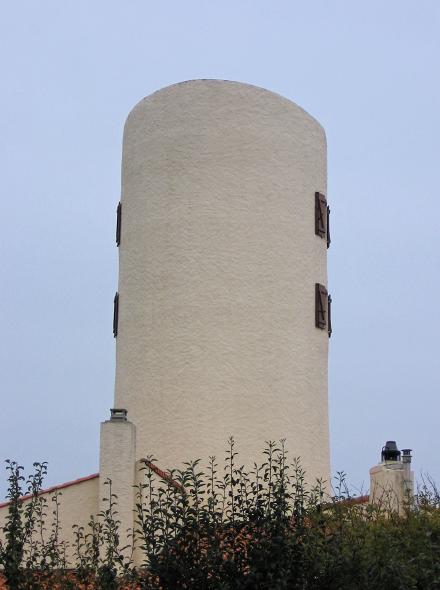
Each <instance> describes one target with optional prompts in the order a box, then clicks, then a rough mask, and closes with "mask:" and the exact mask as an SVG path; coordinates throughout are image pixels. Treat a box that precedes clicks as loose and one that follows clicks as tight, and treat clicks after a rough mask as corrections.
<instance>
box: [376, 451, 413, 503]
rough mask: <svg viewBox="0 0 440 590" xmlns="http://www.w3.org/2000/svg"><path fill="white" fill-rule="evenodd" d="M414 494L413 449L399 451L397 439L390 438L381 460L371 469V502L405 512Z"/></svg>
mask: <svg viewBox="0 0 440 590" xmlns="http://www.w3.org/2000/svg"><path fill="white" fill-rule="evenodd" d="M413 494H414V474H413V472H412V471H411V449H403V450H402V451H399V449H398V447H397V444H396V441H395V440H388V441H387V442H386V443H385V445H384V446H383V447H382V452H381V462H380V463H379V464H378V465H375V466H374V467H372V468H371V469H370V503H372V504H376V505H380V506H382V507H383V508H385V509H389V510H395V511H398V512H401V513H403V512H404V511H405V508H406V507H407V505H408V502H410V501H411V499H412V497H413Z"/></svg>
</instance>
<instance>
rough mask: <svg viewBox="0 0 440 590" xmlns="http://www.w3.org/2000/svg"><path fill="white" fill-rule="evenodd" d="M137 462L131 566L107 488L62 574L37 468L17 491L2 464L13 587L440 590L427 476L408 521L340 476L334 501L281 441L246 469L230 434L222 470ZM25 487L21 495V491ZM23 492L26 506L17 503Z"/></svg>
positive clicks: (435, 498)
mask: <svg viewBox="0 0 440 590" xmlns="http://www.w3.org/2000/svg"><path fill="white" fill-rule="evenodd" d="M152 462H154V460H153V459H152V458H151V457H150V458H148V459H147V460H146V461H145V462H144V466H143V474H144V476H143V481H142V483H141V484H139V485H138V486H137V488H136V490H135V494H136V506H135V515H134V521H135V527H134V531H131V533H132V540H133V544H134V545H136V546H137V547H138V549H140V551H141V554H142V556H143V563H142V567H140V568H137V569H135V568H134V567H133V563H132V561H131V559H130V558H126V557H124V555H126V553H125V552H124V551H123V549H124V548H122V547H121V546H120V540H119V539H120V531H119V527H120V523H119V521H118V515H117V498H116V496H115V495H114V494H113V493H112V489H111V482H110V481H108V482H107V485H108V494H107V496H108V498H107V500H106V508H105V509H104V510H103V511H102V512H101V513H100V514H99V515H98V517H97V518H95V519H94V518H91V520H90V523H89V526H88V527H87V528H86V529H84V528H83V527H78V526H77V527H75V547H74V550H75V555H76V564H75V567H74V571H73V572H69V571H68V569H67V564H66V562H65V559H64V555H65V549H66V547H65V546H64V545H63V543H62V541H60V536H61V535H60V533H59V526H58V524H57V518H56V514H57V506H59V502H60V498H59V494H58V495H57V494H56V495H55V498H52V512H53V515H55V519H54V522H55V524H53V525H52V528H51V532H50V535H49V536H48V538H47V540H43V537H42V535H41V534H40V535H39V534H38V532H39V531H41V528H42V527H43V528H44V522H45V518H46V512H47V509H48V502H49V501H50V499H49V500H48V499H47V498H45V496H42V495H39V491H40V490H41V484H42V481H43V477H44V475H45V473H46V465H45V464H44V463H43V464H38V463H37V464H35V468H36V470H35V473H34V474H33V475H32V476H31V477H30V478H28V480H27V484H25V481H24V478H23V476H22V468H21V467H20V466H18V465H17V464H16V463H14V462H8V463H7V468H8V470H9V493H8V498H9V500H10V502H11V503H10V506H9V516H8V521H7V524H6V527H5V529H4V539H5V541H4V544H3V545H1V546H0V563H1V564H2V565H3V568H4V573H5V576H6V578H7V580H8V583H9V587H10V588H11V590H21V589H26V590H33V589H35V590H37V589H39V588H60V589H61V588H63V589H64V588H78V589H79V588H83V589H102V590H103V589H108V590H111V589H115V590H116V589H118V588H120V589H122V588H133V589H134V588H144V589H150V590H153V589H159V588H161V589H170V590H172V589H181V588H182V589H183V588H187V589H194V590H197V589H201V590H202V589H207V590H208V589H219V590H220V589H242V588H243V589H256V590H258V589H261V590H263V589H267V590H269V589H270V590H277V589H280V590H281V589H289V590H290V589H292V590H295V589H298V590H299V589H301V590H309V589H313V590H315V589H316V590H318V589H326V590H332V589H335V590H336V589H337V590H340V589H344V590H351V589H353V590H354V589H356V590H363V589H375V590H382V589H384V590H397V589H399V590H411V589H423V590H431V589H439V588H440V500H439V494H438V492H437V489H436V487H435V485H434V484H433V482H430V481H427V482H426V483H424V484H423V485H422V488H421V490H420V491H419V494H418V496H417V498H416V499H415V501H414V503H412V504H411V505H408V507H407V509H406V511H405V514H398V513H397V512H394V511H393V510H392V509H391V508H390V507H386V506H379V507H377V506H371V505H368V504H356V502H353V501H352V500H353V499H352V498H350V493H349V491H348V489H347V486H346V484H345V478H344V475H343V474H339V477H338V481H337V484H336V486H335V491H334V495H333V496H330V495H328V493H327V491H326V487H325V485H324V482H320V481H318V482H316V483H315V485H313V486H311V487H309V486H307V485H306V483H305V473H304V471H303V470H302V468H301V465H300V462H299V460H293V461H289V460H288V455H287V452H286V450H285V448H284V442H283V441H281V442H280V444H279V445H276V444H275V443H273V442H269V443H268V444H267V447H266V449H265V450H264V453H263V461H262V463H261V464H260V465H255V466H254V468H253V469H252V470H251V471H250V472H247V471H246V470H245V469H244V468H243V467H242V466H241V465H240V463H239V458H238V455H237V452H236V449H235V444H234V441H233V439H231V440H230V441H229V445H228V449H227V453H226V460H225V462H224V465H223V466H222V468H221V469H220V468H219V466H218V465H217V462H216V459H215V458H214V457H211V458H210V460H209V463H208V465H207V467H206V469H203V468H202V464H201V462H200V461H199V460H197V461H193V462H189V463H186V464H185V467H184V469H183V470H180V471H177V470H176V471H173V472H172V473H171V474H170V475H171V478H169V479H161V478H160V477H158V476H157V475H156V474H155V472H154V470H153V469H151V464H152ZM23 487H24V489H23ZM24 491H27V492H28V493H29V494H30V496H31V499H30V500H29V501H28V502H26V503H22V502H21V501H20V497H21V495H22V494H23V492H24Z"/></svg>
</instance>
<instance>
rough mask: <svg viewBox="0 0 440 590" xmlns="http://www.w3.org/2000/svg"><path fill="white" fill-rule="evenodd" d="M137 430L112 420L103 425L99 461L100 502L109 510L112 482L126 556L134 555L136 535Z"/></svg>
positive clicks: (124, 422)
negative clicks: (108, 482) (108, 481)
mask: <svg viewBox="0 0 440 590" xmlns="http://www.w3.org/2000/svg"><path fill="white" fill-rule="evenodd" d="M135 453H136V429H135V427H134V425H133V424H132V423H131V422H128V421H121V420H114V421H113V420H108V421H106V422H103V423H102V424H101V439H100V460H99V476H100V477H99V499H100V504H99V506H100V512H103V511H105V510H106V509H107V508H108V502H107V501H104V500H103V499H104V498H109V497H110V496H109V494H110V488H109V485H108V484H106V483H105V482H106V480H107V479H110V480H111V492H112V494H115V495H116V496H117V506H116V510H117V513H118V515H117V519H118V520H119V522H120V525H119V537H120V546H121V547H127V549H125V551H124V552H123V554H124V556H125V557H129V556H130V554H131V549H130V546H131V544H132V540H131V539H132V537H131V535H132V533H133V508H134V494H135V491H134V485H135Z"/></svg>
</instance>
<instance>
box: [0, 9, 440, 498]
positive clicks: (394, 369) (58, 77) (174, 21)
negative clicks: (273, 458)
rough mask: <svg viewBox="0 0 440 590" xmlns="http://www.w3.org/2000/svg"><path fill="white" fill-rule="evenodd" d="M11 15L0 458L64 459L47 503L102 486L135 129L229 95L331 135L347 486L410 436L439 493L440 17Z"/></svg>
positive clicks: (435, 12)
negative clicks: (173, 108) (299, 110)
mask: <svg viewBox="0 0 440 590" xmlns="http://www.w3.org/2000/svg"><path fill="white" fill-rule="evenodd" d="M0 10H1V13H0V39H1V41H0V43H1V51H0V60H1V64H0V65H1V79H2V91H1V93H0V108H1V117H0V125H1V131H0V156H1V164H2V174H1V189H2V198H1V220H2V231H1V234H0V240H1V242H0V243H1V269H2V273H1V274H2V287H1V291H0V298H1V304H0V310H1V326H2V339H1V350H0V355H1V357H0V362H1V367H0V368H1V426H0V429H1V430H0V458H2V459H3V458H6V457H10V458H15V459H18V460H19V461H21V462H23V463H24V464H25V465H26V467H28V468H29V467H30V466H31V463H32V461H33V460H48V461H49V464H50V465H49V467H50V471H49V478H48V480H47V483H48V484H51V483H59V482H62V481H66V480H69V479H73V478H76V477H79V476H83V475H87V474H89V473H93V472H95V471H97V468H98V443H99V422H100V421H101V420H103V419H106V418H107V417H108V413H109V408H110V407H111V406H112V405H113V380H114V341H113V337H112V330H111V322H112V302H113V295H114V292H115V289H116V284H117V251H116V248H115V245H114V224H115V207H116V204H117V202H118V200H119V194H120V160H121V138H122V128H123V124H124V119H125V117H126V115H127V114H128V112H129V110H130V109H131V108H132V106H133V105H134V104H135V103H136V102H137V101H138V100H140V99H141V98H142V97H143V96H145V95H148V94H150V93H151V92H153V91H155V90H157V89H159V88H161V87H163V86H166V85H168V84H171V83H174V82H179V81H182V80H187V79H192V78H225V79H230V80H239V81H242V82H249V83H251V84H256V85H258V86H263V87H265V88H268V89H269V90H273V91H275V92H278V93H280V94H282V95H284V96H286V97H287V98H290V99H291V100H293V101H295V102H297V103H298V104H299V105H301V106H302V107H303V108H305V109H306V110H307V111H308V112H309V113H310V114H312V115H313V116H314V117H316V118H317V119H318V120H319V121H320V122H321V123H322V125H323V126H324V128H325V129H326V132H327V140H328V147H329V160H328V170H329V189H328V198H329V201H330V203H331V208H332V239H333V243H332V247H331V249H330V252H329V272H330V275H329V286H330V291H331V293H332V295H333V301H334V306H333V314H334V317H333V321H334V336H333V337H332V339H331V353H330V425H331V431H330V434H331V447H332V469H333V472H336V471H338V470H345V471H346V472H347V473H348V475H349V479H350V481H351V482H353V484H354V485H356V486H361V485H362V483H363V484H364V486H368V469H369V468H370V467H371V466H372V465H373V464H374V463H375V462H376V461H377V459H378V457H379V451H380V447H381V445H382V444H383V443H384V442H385V440H386V439H388V438H391V439H396V440H397V443H398V444H399V445H400V446H401V447H406V446H408V447H412V448H413V449H414V454H415V461H414V467H415V470H416V472H420V470H424V471H426V470H427V471H429V472H430V473H432V475H433V476H434V477H435V478H436V479H437V481H440V462H439V458H438V448H439V410H440V400H439V396H440V378H439V365H440V350H439V348H440V347H439V334H440V306H439V303H438V297H439V293H440V279H439V275H440V254H439V252H440V247H439V223H440V222H439V220H440V195H439V188H440V187H439V181H438V176H439V155H440V145H439V138H440V108H439V107H440V102H439V94H440V83H439V76H440V41H439V40H440V2H439V1H438V0H419V1H418V2H414V1H413V0H387V1H386V2H384V1H383V0H368V1H367V0H364V1H361V0H359V1H357V2H353V1H350V0H344V1H342V0H331V1H330V0H303V1H296V0H290V1H288V0H264V1H263V0H252V1H251V0H221V1H220V0H217V1H214V0H213V1H208V0H206V1H202V0H198V1H197V0H185V1H183V0H182V1H180V0H175V1H166V0H163V1H161V2H157V1H156V2H153V1H150V0H125V1H122V0H120V1H114V0H94V1H90V0H64V1H63V2H60V1H59V0H40V1H38V2H35V0H27V1H26V0H21V1H20V0H14V1H9V2H8V1H7V0H3V2H1V8H0ZM239 435H240V433H236V437H237V438H238V440H239ZM291 450H292V452H294V449H291ZM2 479H4V478H2ZM4 490H5V486H4V484H3V481H2V483H1V484H0V496H2V495H3V494H4Z"/></svg>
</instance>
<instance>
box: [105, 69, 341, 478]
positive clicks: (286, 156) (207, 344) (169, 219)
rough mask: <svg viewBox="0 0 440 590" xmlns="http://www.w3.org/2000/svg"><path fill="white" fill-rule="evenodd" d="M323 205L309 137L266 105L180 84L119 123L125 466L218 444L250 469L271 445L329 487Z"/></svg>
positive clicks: (322, 144)
mask: <svg viewBox="0 0 440 590" xmlns="http://www.w3.org/2000/svg"><path fill="white" fill-rule="evenodd" d="M325 192H326V141H325V134H324V131H323V129H322V127H321V126H320V125H319V123H317V121H316V120H315V119H313V118H312V117H311V116H310V115H308V114H307V113H306V112H305V111H303V110H302V109H301V108H299V107H298V106H297V105H295V104H294V103H292V102H290V101H289V100H286V99H285V98H282V97H280V96H278V95H276V94H273V93H271V92H268V91H267V90H263V89H261V88H256V87H254V86H250V85H247V84H240V83H236V82H226V81H218V80H195V81H191V82H185V83H181V84H176V85H173V86H170V87H168V88H165V89H163V90H160V91H159V92H156V93H154V94H153V95H151V96H149V97H147V98H145V99H144V100H142V101H141V102H140V103H139V104H137V105H136V107H135V108H134V109H133V111H132V112H131V113H130V115H129V117H128V119H127V122H126V125H125V132H124V147H123V164H122V198H121V217H120V247H119V288H118V292H119V299H118V301H119V304H118V310H119V311H118V317H117V354H116V392H115V407H117V408H126V409H127V410H128V417H129V419H130V420H131V421H132V422H133V423H134V424H135V425H136V432H137V443H136V448H137V458H140V457H144V456H146V455H147V454H153V455H154V456H155V457H156V458H157V460H158V463H159V465H160V466H161V467H163V468H170V467H178V466H181V464H182V462H183V461H186V460H189V459H195V458H199V457H201V458H203V459H204V460H207V458H208V456H210V455H216V457H217V458H218V459H219V460H220V461H222V460H223V456H224V450H225V448H226V441H227V439H228V437H229V436H230V435H233V436H234V437H235V439H236V441H237V446H238V450H239V451H240V457H241V461H242V463H247V464H252V463H253V461H254V460H255V459H258V460H261V454H260V453H261V450H262V448H263V446H264V443H265V441H266V440H269V439H272V440H278V439H280V438H286V439H287V446H288V449H289V452H290V454H291V457H293V456H300V457H301V460H302V464H303V466H304V467H305V469H306V470H307V472H308V474H309V478H310V479H311V478H314V477H318V476H320V477H325V478H327V477H328V476H329V471H330V468H329V443H328V409H327V356H328V335H327V331H326V330H325V329H320V328H323V327H325V325H326V324H325V321H324V322H323V323H321V324H320V325H319V326H318V324H319V321H318V320H319V318H318V316H319V314H320V313H322V314H324V315H325V314H326V310H321V311H320V310H319V309H318V310H317V305H318V303H317V298H319V294H317V291H316V289H317V287H316V285H317V284H320V285H322V286H323V288H324V287H325V285H326V283H327V248H326V240H325V239H323V234H322V232H321V233H320V232H319V231H317V225H316V224H317V223H318V225H319V219H318V220H317V217H316V216H317V213H316V211H317V206H318V209H319V205H317V202H318V201H317V197H322V195H316V193H322V194H323V195H325ZM315 195H316V196H315ZM321 213H322V211H321ZM321 222H322V220H321ZM326 223H327V222H325V228H326V227H327V225H326ZM318 229H319V228H318ZM324 291H325V290H324ZM316 314H318V316H317V315H316ZM317 318H318V319H317ZM324 320H326V318H324ZM317 326H318V327H317Z"/></svg>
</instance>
